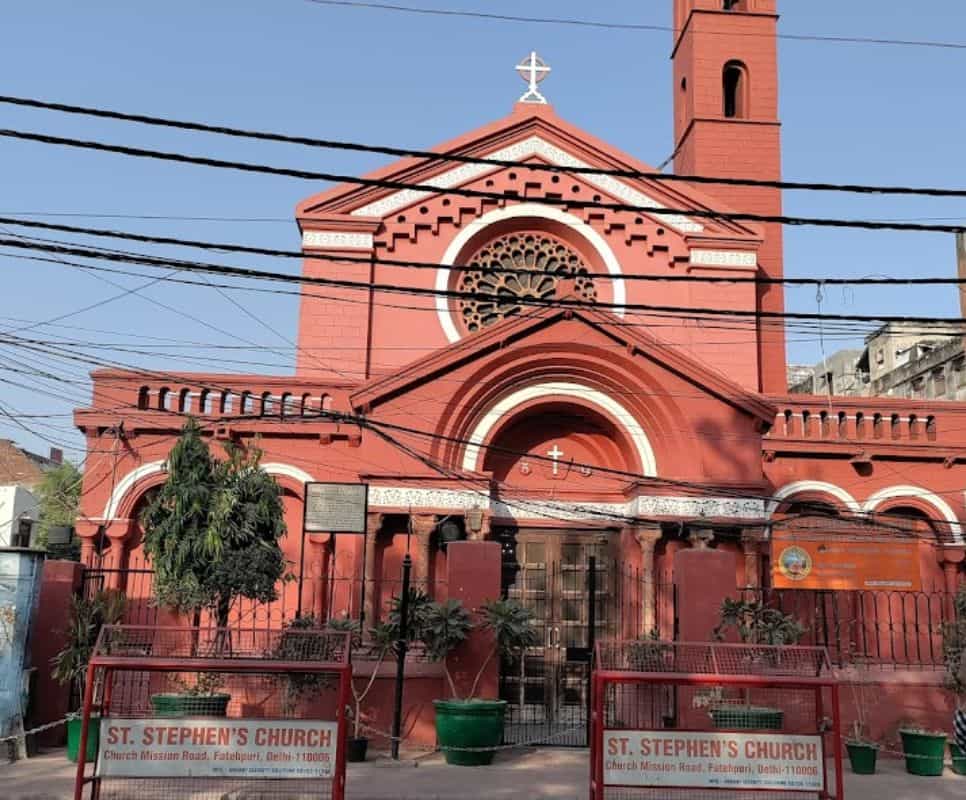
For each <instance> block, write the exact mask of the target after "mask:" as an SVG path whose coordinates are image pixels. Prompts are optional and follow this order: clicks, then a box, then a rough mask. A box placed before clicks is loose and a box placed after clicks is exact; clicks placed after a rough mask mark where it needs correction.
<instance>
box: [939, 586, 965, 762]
mask: <svg viewBox="0 0 966 800" xmlns="http://www.w3.org/2000/svg"><path fill="white" fill-rule="evenodd" d="M953 611H954V617H953V620H952V621H950V622H947V623H945V624H944V625H943V626H942V635H943V662H944V663H945V665H946V687H947V688H948V689H949V690H950V691H951V692H952V693H953V695H954V696H955V698H956V705H957V708H956V711H955V712H954V714H953V733H954V735H953V738H952V739H951V740H950V742H949V750H950V753H951V755H952V765H953V772H955V773H956V774H957V775H966V736H964V735H963V733H962V731H964V730H966V584H962V585H961V586H960V587H959V591H958V592H956V597H955V598H954V599H953Z"/></svg>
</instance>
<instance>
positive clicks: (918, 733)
mask: <svg viewBox="0 0 966 800" xmlns="http://www.w3.org/2000/svg"><path fill="white" fill-rule="evenodd" d="M899 737H900V738H901V739H902V754H903V755H904V756H905V758H906V772H908V773H909V774H910V775H933V776H934V775H942V774H943V758H944V757H945V755H946V738H947V737H946V734H945V732H943V731H933V730H929V729H928V728H920V727H918V726H913V725H910V726H908V727H902V728H900V729H899Z"/></svg>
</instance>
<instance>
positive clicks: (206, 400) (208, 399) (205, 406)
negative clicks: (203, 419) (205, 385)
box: [200, 389, 215, 414]
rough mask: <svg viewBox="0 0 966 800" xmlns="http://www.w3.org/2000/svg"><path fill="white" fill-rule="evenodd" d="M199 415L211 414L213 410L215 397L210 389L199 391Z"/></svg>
mask: <svg viewBox="0 0 966 800" xmlns="http://www.w3.org/2000/svg"><path fill="white" fill-rule="evenodd" d="M200 404H201V413H202V414H212V413H214V410H215V396H214V394H212V392H211V390H210V389H202V390H201V400H200Z"/></svg>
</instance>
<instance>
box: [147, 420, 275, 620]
mask: <svg viewBox="0 0 966 800" xmlns="http://www.w3.org/2000/svg"><path fill="white" fill-rule="evenodd" d="M225 450H226V455H227V458H226V459H225V460H224V461H218V460H217V459H215V458H213V457H212V455H211V452H210V451H209V449H208V446H207V444H205V442H204V440H203V439H202V438H201V430H200V428H199V427H198V424H197V422H195V421H194V420H193V419H191V420H189V421H188V422H187V424H186V425H185V427H184V429H183V430H182V433H181V437H180V438H179V439H178V442H177V444H175V446H174V448H172V450H171V453H170V455H169V457H168V478H167V480H166V481H165V483H164V485H163V486H162V487H161V489H160V491H159V492H158V494H157V495H156V496H155V498H154V500H153V501H152V502H151V503H150V504H149V505H148V507H147V508H146V509H145V513H144V517H143V521H144V528H145V533H144V550H145V552H146V553H147V555H148V556H149V557H150V559H151V563H152V564H153V566H154V571H155V575H154V592H155V596H156V598H157V600H158V602H159V603H161V604H162V605H165V606H168V607H170V608H172V609H174V610H175V611H178V612H180V613H184V614H191V615H192V616H193V622H194V624H195V625H197V624H199V623H200V620H201V612H202V611H203V610H208V611H210V612H211V613H212V614H214V616H215V619H216V620H217V623H218V627H219V628H225V627H227V626H228V619H229V616H230V614H231V608H232V605H233V603H234V602H235V600H237V599H238V598H240V597H244V598H247V599H250V600H255V601H258V602H262V603H268V602H271V601H273V600H275V599H277V597H278V590H277V585H278V582H279V581H280V580H282V579H284V578H285V577H286V562H285V559H284V556H283V555H282V550H281V548H280V547H279V544H278V541H279V539H280V538H281V537H282V536H283V535H284V533H285V522H284V519H283V516H284V515H283V508H282V495H281V490H280V489H279V487H278V484H277V483H276V482H275V481H274V479H273V478H272V477H271V476H270V475H268V473H266V472H265V471H264V470H262V469H261V468H260V467H259V459H260V458H261V453H260V452H259V451H258V450H257V449H251V450H249V451H245V450H243V449H242V448H240V447H238V446H236V445H231V444H229V445H226V447H225Z"/></svg>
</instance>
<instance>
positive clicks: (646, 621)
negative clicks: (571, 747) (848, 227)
mask: <svg viewBox="0 0 966 800" xmlns="http://www.w3.org/2000/svg"><path fill="white" fill-rule="evenodd" d="M777 25H778V15H777V8H776V0H731V1H730V2H729V1H728V0H724V2H722V0H674V26H675V29H676V33H675V34H674V39H673V44H672V50H671V59H672V75H671V76H670V77H671V79H672V80H673V86H674V108H673V115H674V136H675V142H674V171H675V172H676V173H677V174H680V175H700V176H714V177H721V178H744V179H747V178H752V179H759V180H761V181H764V182H766V183H767V182H773V181H778V180H780V178H781V124H780V120H779V113H778V106H779V95H778V74H777V53H776V50H777V35H776V34H777ZM519 69H520V71H521V74H522V75H523V76H524V78H525V80H526V81H527V83H528V86H527V91H526V93H525V94H524V95H523V97H521V98H520V100H519V101H518V102H517V103H516V104H515V105H514V106H513V108H512V110H511V112H510V113H509V115H507V116H505V117H502V118H500V119H496V120H495V121H493V122H491V123H489V124H487V125H485V126H483V127H481V128H478V129H476V130H472V131H468V132H466V133H464V134H463V135H461V136H459V137H458V138H456V139H453V140H451V141H448V142H445V143H443V144H440V145H437V146H435V147H433V148H432V153H433V154H435V156H433V157H429V156H425V157H408V158H402V159H400V160H398V161H396V162H394V163H392V164H390V165H388V166H386V167H384V168H382V169H379V170H377V171H375V172H373V173H371V174H369V175H366V176H364V177H365V179H366V182H365V183H364V184H354V183H352V184H345V185H340V186H336V187H334V188H331V189H328V190H326V191H324V192H322V193H320V194H317V195H314V196H311V197H307V198H306V199H305V200H303V201H302V202H301V203H299V205H298V207H297V208H296V211H295V222H296V223H297V225H298V227H299V230H300V232H301V243H302V249H303V251H304V264H303V267H302V271H303V276H304V277H305V279H306V281H305V282H304V283H303V284H302V289H301V300H300V312H299V313H300V317H299V327H298V342H297V358H296V364H295V370H294V373H293V374H292V375H289V376H283V377H280V376H276V375H257V374H234V373H225V374H212V373H179V374H177V375H172V374H168V373H164V374H152V373H145V372H140V371H120V370H98V371H96V372H95V373H94V374H93V398H92V401H91V404H90V406H89V407H87V408H82V409H79V410H77V411H76V414H75V421H76V424H77V425H78V427H79V428H80V429H81V430H82V431H83V433H84V435H85V436H86V441H87V445H88V448H89V449H90V450H91V451H92V452H93V451H96V452H98V453H104V452H114V453H116V456H115V457H114V458H113V459H112V458H104V457H97V458H92V459H90V460H89V461H88V464H89V465H90V466H89V468H88V469H87V471H86V472H85V475H84V491H83V495H82V497H83V500H82V509H81V511H82V516H81V518H80V519H79V520H78V523H77V530H78V533H79V535H80V536H81V538H82V542H83V559H84V560H85V561H86V562H87V563H88V564H92V565H96V566H98V567H99V568H101V569H102V570H104V572H105V574H106V575H107V580H108V583H109V585H110V584H112V582H113V585H115V586H116V587H117V588H121V589H125V590H126V591H127V592H128V595H129V597H130V598H131V599H132V603H134V604H135V605H136V603H137V599H138V598H139V597H140V598H141V599H143V601H144V607H143V609H142V611H143V613H144V614H145V615H147V614H149V613H152V612H151V611H150V609H148V606H147V600H146V598H147V596H148V595H149V591H148V590H147V589H144V588H143V587H141V588H136V587H135V586H134V584H133V583H132V582H130V581H131V578H130V577H129V576H126V573H129V572H132V571H138V570H146V569H149V568H150V565H149V564H147V563H146V561H145V558H144V555H143V550H142V544H141V541H142V533H143V532H142V529H141V527H140V522H139V514H140V509H141V508H142V507H143V504H144V501H145V496H146V495H149V494H150V492H151V490H152V489H153V488H154V487H157V486H158V485H160V484H161V483H162V482H163V481H164V479H165V459H166V456H167V454H168V452H169V450H170V448H171V446H172V444H173V442H174V440H175V439H176V437H177V435H178V432H179V430H180V429H181V427H182V425H183V424H184V422H185V419H186V417H188V416H189V415H190V416H193V417H195V418H196V419H198V420H199V422H200V424H201V425H202V427H203V430H204V432H205V434H206V435H207V436H210V438H211V442H212V446H213V450H215V451H217V449H218V448H217V446H216V444H217V442H218V441H233V442H236V443H240V444H242V445H246V446H257V447H258V448H260V449H261V451H262V452H263V458H262V463H263V466H264V468H265V469H266V470H267V471H268V472H270V473H271V474H272V475H274V476H275V477H276V479H277V480H278V482H279V484H280V486H281V487H282V488H283V490H284V493H285V508H286V521H287V527H288V533H287V535H286V537H285V539H284V541H283V546H284V548H285V552H286V554H287V556H288V558H289V559H290V561H291V562H292V564H293V570H294V571H295V572H296V573H297V577H298V580H297V581H295V582H292V583H289V584H287V585H286V586H285V587H284V590H283V591H282V596H281V598H280V599H279V601H278V602H277V603H275V604H272V606H271V607H264V608H261V609H257V610H255V611H253V612H252V613H253V614H254V616H255V618H257V619H258V620H260V621H261V622H263V623H265V624H272V625H277V624H280V623H281V622H282V621H284V620H286V619H290V618H291V617H292V616H293V615H294V614H295V613H296V611H297V609H298V610H301V611H302V613H309V612H311V613H314V614H316V615H318V616H320V617H333V616H341V615H343V614H349V615H352V616H356V617H358V616H361V615H363V614H364V615H365V619H366V621H367V624H368V623H371V622H373V621H375V620H378V619H380V617H381V615H383V614H384V613H385V609H386V606H387V604H388V602H389V600H390V598H391V597H392V596H393V593H394V592H397V591H398V586H399V577H400V565H401V562H402V559H403V556H404V555H405V553H407V552H408V553H409V554H410V556H411V558H412V562H413V578H414V580H415V581H417V583H418V584H419V585H420V586H421V587H423V588H424V589H425V590H426V591H427V592H428V593H430V594H431V595H433V596H435V597H446V596H458V595H459V592H460V591H462V589H461V587H459V586H456V585H454V581H455V580H456V579H455V578H454V574H453V565H452V564H451V563H449V562H450V557H449V552H450V550H452V548H453V544H452V543H453V542H457V541H461V540H466V541H469V542H475V541H480V542H487V541H493V542H498V543H499V544H500V554H501V557H500V562H501V563H500V565H499V567H498V568H499V571H500V575H499V586H500V590H501V591H502V592H503V593H505V594H506V595H509V596H512V597H516V598H518V599H521V600H522V601H523V602H525V603H526V604H528V605H529V607H530V608H531V609H532V610H533V611H534V613H535V615H536V616H537V619H538V621H539V624H540V625H541V630H546V632H547V634H546V636H547V638H546V640H545V646H543V647H541V648H539V651H540V652H539V653H536V654H535V656H534V660H535V661H536V662H538V663H536V664H535V665H534V666H533V667H532V669H531V666H530V665H529V661H528V663H527V666H525V668H523V669H521V670H519V671H518V672H517V674H516V675H515V676H505V677H504V678H502V679H501V691H503V692H504V695H505V696H506V697H508V698H509V699H510V700H511V703H513V702H518V705H519V706H520V707H521V708H522V707H524V706H527V707H530V706H533V707H538V706H539V707H541V708H543V709H544V710H545V713H546V714H548V715H552V714H553V713H557V712H556V711H554V710H552V709H557V710H559V709H560V708H562V707H564V706H566V705H567V704H568V703H571V704H573V705H574V706H575V707H576V706H579V705H580V703H582V702H584V701H583V699H582V698H583V695H582V694H581V687H580V685H579V682H576V683H575V682H573V681H570V678H569V677H568V676H572V675H574V674H577V673H576V672H568V671H567V670H568V669H569V668H568V667H567V666H566V659H567V654H566V651H567V649H568V648H571V647H576V646H577V645H582V644H584V643H585V640H586V638H587V635H588V630H587V609H586V602H585V601H586V591H587V590H586V586H587V580H588V575H587V572H588V569H589V568H590V567H589V565H590V564H591V563H593V564H594V565H595V566H594V568H595V570H596V573H595V575H594V580H595V584H596V587H597V592H598V597H596V598H595V600H596V601H597V602H596V609H595V613H596V615H597V616H596V618H595V619H596V626H597V627H596V635H597V637H598V638H600V637H606V636H618V635H620V636H627V635H633V636H637V635H641V634H649V633H650V632H651V631H656V632H657V633H658V634H659V635H661V636H663V637H666V638H670V637H678V638H681V639H686V638H688V637H689V636H694V635H697V632H696V631H690V630H687V625H686V624H685V625H684V626H683V627H682V624H681V622H680V619H683V617H682V616H681V612H682V609H683V608H685V607H687V606H688V605H689V604H690V603H692V602H697V598H698V597H699V595H700V594H701V593H702V591H703V586H702V583H701V580H700V575H695V574H691V575H690V576H689V577H687V578H686V580H688V581H691V583H690V584H685V583H682V580H685V577H683V576H682V575H676V574H675V564H676V563H677V562H678V561H679V559H678V558H677V557H678V556H679V555H680V553H681V552H682V551H687V550H692V549H701V550H714V551H717V552H718V553H727V554H728V555H729V559H730V561H729V562H728V563H729V564H730V565H731V566H730V567H729V568H730V569H731V570H732V571H733V574H734V580H733V584H732V585H731V587H730V588H731V589H732V590H734V591H750V592H757V593H759V594H758V595H756V596H762V594H761V593H765V592H768V591H773V590H778V589H780V588H784V589H787V590H788V592H789V596H790V595H791V594H795V593H796V592H797V594H796V597H798V598H799V600H796V601H795V602H797V603H799V605H800V606H801V607H802V608H806V607H807V608H809V609H811V611H810V613H814V609H815V607H816V604H817V603H818V602H819V601H818V600H816V598H821V602H822V603H829V604H830V605H829V606H828V608H829V609H834V613H835V614H837V615H838V617H836V618H842V616H843V614H846V613H848V614H851V616H849V619H858V618H859V616H861V615H860V614H859V612H860V611H862V613H865V612H864V611H863V608H864V607H862V604H863V603H864V602H865V601H864V600H863V599H862V598H863V597H874V598H877V597H878V596H879V594H881V595H882V596H885V595H886V594H888V595H889V597H888V598H887V600H886V602H887V603H888V604H889V605H888V608H889V611H890V613H892V614H893V615H894V616H895V614H898V616H897V617H896V618H897V619H898V618H904V615H906V614H907V611H908V609H909V608H920V609H922V608H925V606H924V605H921V606H916V603H918V602H919V600H917V599H916V598H925V600H923V602H926V601H928V602H930V603H932V602H933V600H932V599H930V598H933V597H934V595H935V596H936V597H942V598H948V596H949V593H950V592H952V591H954V590H955V589H956V587H957V585H958V583H959V582H960V581H962V580H963V558H964V538H963V528H962V526H963V523H964V521H966V508H964V491H963V490H964V488H966V483H964V481H966V478H964V476H966V465H964V462H966V404H962V403H955V402H937V401H931V402H929V401H922V400H905V399H895V398H885V397H872V398H865V397H842V398H837V397H833V396H808V395H789V394H788V392H787V388H786V357H785V339H784V327H783V325H784V323H783V320H782V318H781V313H782V312H783V311H784V299H783V292H782V284H781V283H780V282H761V281H757V282H756V281H755V280H754V279H755V278H769V279H780V278H782V276H783V267H782V258H783V247H782V227H781V225H780V224H777V223H771V222H769V223H763V224H757V223H747V222H741V221H735V220H733V219H730V218H729V217H728V214H729V213H739V212H745V213H748V212H751V213H754V214H760V215H766V216H775V215H780V214H781V211H782V195H781V191H780V190H779V189H777V188H772V187H769V186H748V185H727V184H714V183H700V184H699V183H696V182H694V181H691V182H689V181H677V180H662V179H660V178H655V177H654V174H655V173H656V169H655V168H654V167H653V166H651V165H650V164H649V163H647V161H646V160H640V159H639V158H638V156H637V155H636V154H634V155H632V154H628V153H624V152H621V151H619V150H617V149H616V148H614V147H612V146H611V145H609V144H608V143H607V142H604V141H601V140H600V139H598V138H596V137H595V136H594V135H593V133H591V132H588V131H584V130H581V129H579V128H577V127H575V126H574V125H572V124H570V123H569V122H567V121H566V120H565V119H562V118H561V117H560V116H558V115H557V113H556V112H555V111H554V109H553V107H552V106H551V105H550V104H549V103H548V102H547V101H546V100H545V98H544V96H543V93H542V91H543V86H545V85H546V84H541V83H540V80H541V79H542V78H543V77H546V75H547V72H548V71H549V67H548V66H547V65H546V64H544V62H542V61H541V60H540V59H539V58H538V57H537V56H536V55H535V54H533V55H531V56H528V57H527V59H526V60H525V61H524V62H523V63H522V64H521V66H520V67H519ZM651 155H653V154H651ZM642 156H643V157H644V158H646V156H647V154H642ZM495 162H499V163H495ZM412 187H419V188H412ZM655 209H656V211H655ZM714 212H718V213H720V214H721V215H720V216H719V215H718V214H716V213H714ZM816 235H819V234H816ZM824 270H825V267H824V266H823V265H822V264H815V271H816V274H824ZM708 279H718V280H708ZM146 374H147V375H150V377H145V375H146ZM119 408H123V409H127V410H124V411H118V409H119ZM316 482H320V483H343V484H366V485H367V486H368V508H367V516H366V520H367V525H366V530H365V532H364V533H361V534H359V533H357V534H351V533H344V532H340V531H319V530H311V531H306V529H305V526H304V517H305V495H306V485H307V484H312V483H316ZM839 544H842V545H843V546H844V545H848V546H857V545H863V544H867V545H872V544H875V545H876V546H877V547H876V548H873V549H872V550H867V551H863V552H864V553H865V554H864V555H863V552H859V550H860V549H861V548H860V547H856V548H855V552H853V551H849V550H848V549H847V548H846V551H845V553H846V556H850V557H846V556H843V555H842V554H841V553H839V555H838V556H835V558H838V559H839V560H838V561H836V562H834V563H832V561H831V559H832V558H833V557H832V556H829V555H828V554H829V552H832V551H834V550H835V547H836V546H838V545H839ZM789 548H790V549H791V551H793V552H792V553H791V554H789V552H788V551H789ZM488 552H489V551H488ZM883 552H885V555H882V553H883ZM869 553H872V555H869ZM890 553H891V555H890ZM876 554H878V555H876ZM792 556H794V557H792ZM851 556H854V557H851ZM591 557H593V558H594V561H593V562H591V561H590V559H591ZM826 558H828V559H830V560H829V561H828V562H827V563H826V562H825V561H824V559H826ZM843 563H846V564H853V565H854V564H856V563H858V564H859V566H858V567H856V568H855V569H853V570H852V571H851V572H849V571H848V568H847V567H843V566H842V564H843ZM485 568H488V567H486V565H484V564H482V563H481V565H480V569H485ZM843 570H844V572H843ZM802 572H805V573H806V575H804V576H803V575H802V574H801V573H802ZM808 573H810V574H808ZM125 581H128V583H125ZM796 581H798V583H796ZM138 586H139V587H140V586H141V584H138ZM799 587H800V588H799ZM139 592H140V593H141V594H140V595H139V594H138V593H139ZM877 593H879V594H877ZM895 596H900V600H899V601H898V603H899V605H894V601H893V599H892V598H894V597H895ZM801 598H806V599H801ZM909 598H912V600H911V602H912V605H911V606H910V605H909V604H908V603H909V602H910V600H909ZM875 602H878V600H877V599H876V600H875ZM936 602H939V605H938V606H937V607H936V609H935V614H936V615H937V616H936V618H935V620H934V621H935V622H938V621H940V618H941V616H942V615H943V614H945V613H948V608H947V607H946V606H942V602H945V601H942V602H940V601H936ZM896 608H898V609H899V611H898V612H894V610H895V609H896ZM929 608H930V611H929V613H930V614H932V613H933V610H932V608H933V607H932V606H931V605H930V606H929ZM879 610H881V609H879ZM877 613H878V611H877ZM830 619H832V611H828V613H827V614H826V615H825V616H824V617H823V618H822V621H823V624H817V623H816V622H815V620H814V619H810V620H809V621H808V623H807V624H808V626H809V628H810V631H809V634H808V636H809V637H810V638H809V642H815V643H819V644H825V645H827V646H829V647H830V648H834V647H839V648H841V647H845V646H846V645H845V644H843V643H842V642H835V641H833V639H834V638H835V636H836V635H837V634H836V633H835V632H833V633H830V632H829V627H828V624H825V623H828V620H830ZM862 624H863V625H864V624H865V623H862ZM883 629H884V628H883ZM862 630H866V629H865V628H863V629H862ZM854 633H855V631H854V630H852V631H850V632H848V633H847V634H846V633H843V634H842V637H845V636H849V637H850V643H849V645H848V646H849V647H853V646H854V641H853V640H854V639H855V637H854ZM879 635H880V630H879V628H878V627H877V628H876V630H874V631H871V633H870V636H871V637H873V638H874V637H877V636H879ZM916 635H917V636H919V634H916ZM923 636H927V635H926V634H923ZM917 641H918V643H919V645H920V646H921V645H922V640H921V639H917ZM934 645H935V642H932V641H930V642H929V646H934ZM869 647H872V648H873V649H874V650H875V653H879V654H880V655H881V653H882V651H883V645H882V642H881V641H878V640H877V641H876V643H874V645H869ZM867 649H868V648H867ZM885 649H888V647H886V648H885ZM907 649H908V648H907ZM892 650H893V651H895V647H892ZM849 652H850V653H852V650H850V651H849ZM875 653H872V651H871V650H869V652H866V653H865V655H870V654H872V655H874V654H875ZM894 657H895V655H894V652H893V658H894ZM548 665H549V666H548ZM550 666H552V667H553V669H550ZM551 673H553V674H554V675H556V676H557V677H556V678H554V679H553V681H551V679H550V678H549V677H548V676H549V675H550V674H551ZM561 676H563V677H561ZM937 691H938V689H937ZM513 698H517V700H516V701H514V699H513ZM547 709H551V710H547ZM530 710H531V711H532V709H530ZM534 713H537V712H534Z"/></svg>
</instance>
